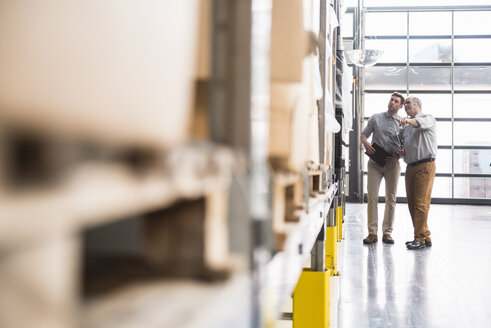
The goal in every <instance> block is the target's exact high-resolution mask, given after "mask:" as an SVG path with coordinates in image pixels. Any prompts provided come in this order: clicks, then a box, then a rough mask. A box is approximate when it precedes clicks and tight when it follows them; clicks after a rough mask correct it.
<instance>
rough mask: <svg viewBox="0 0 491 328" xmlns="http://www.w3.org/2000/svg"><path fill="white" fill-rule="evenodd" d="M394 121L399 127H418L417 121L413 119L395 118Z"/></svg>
mask: <svg viewBox="0 0 491 328" xmlns="http://www.w3.org/2000/svg"><path fill="white" fill-rule="evenodd" d="M396 121H397V122H399V125H400V126H405V125H406V124H409V125H412V126H414V127H415V128H417V127H418V126H419V123H418V121H416V119H414V118H406V117H403V118H397V117H396Z"/></svg>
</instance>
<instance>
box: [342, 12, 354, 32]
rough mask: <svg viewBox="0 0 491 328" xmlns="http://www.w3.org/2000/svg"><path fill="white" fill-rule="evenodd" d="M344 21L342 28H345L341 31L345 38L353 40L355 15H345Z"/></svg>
mask: <svg viewBox="0 0 491 328" xmlns="http://www.w3.org/2000/svg"><path fill="white" fill-rule="evenodd" d="M342 17H343V18H342V21H341V26H342V27H343V28H342V29H341V33H342V35H343V37H344V38H352V37H353V14H351V13H344V14H343V16H342Z"/></svg>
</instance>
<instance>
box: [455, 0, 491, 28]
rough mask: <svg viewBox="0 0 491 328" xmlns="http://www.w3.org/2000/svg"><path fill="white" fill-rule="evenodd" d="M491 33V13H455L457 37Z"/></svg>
mask: <svg viewBox="0 0 491 328" xmlns="http://www.w3.org/2000/svg"><path fill="white" fill-rule="evenodd" d="M488 4H489V1H488ZM490 31H491V12H489V11H462V12H455V16H454V34H455V35H464V34H467V35H479V34H489V33H490Z"/></svg>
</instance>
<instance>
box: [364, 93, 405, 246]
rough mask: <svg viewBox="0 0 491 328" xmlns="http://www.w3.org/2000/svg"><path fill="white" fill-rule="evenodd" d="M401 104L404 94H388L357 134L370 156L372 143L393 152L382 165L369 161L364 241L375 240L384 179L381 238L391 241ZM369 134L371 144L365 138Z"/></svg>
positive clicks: (366, 242) (373, 150) (369, 242)
mask: <svg viewBox="0 0 491 328" xmlns="http://www.w3.org/2000/svg"><path fill="white" fill-rule="evenodd" d="M403 103H404V96H403V95H401V94H400V93H398V92H394V93H393V94H392V95H391V97H390V100H389V104H388V106H387V107H388V109H387V111H386V112H382V113H377V114H374V115H373V116H372V117H370V119H369V120H368V123H367V126H366V127H365V129H364V130H363V132H362V133H361V135H360V140H361V143H362V144H363V146H364V147H365V150H366V152H367V154H369V155H371V154H374V153H375V148H374V146H373V144H375V143H376V144H377V145H378V146H380V147H382V148H383V149H384V150H385V151H386V152H388V153H390V154H393V156H390V157H386V158H385V165H379V164H377V163H376V162H375V161H374V160H372V159H370V160H369V161H368V177H367V178H368V179H367V190H368V203H367V214H368V237H366V238H365V239H363V243H364V244H372V243H375V242H377V241H378V237H377V231H378V198H379V189H380V183H381V181H382V179H385V212H384V221H383V223H382V232H383V237H382V241H383V242H384V243H387V244H393V243H394V239H392V237H391V233H392V229H393V226H394V216H395V207H396V194H397V183H398V181H399V175H400V173H401V167H400V166H399V155H398V152H397V150H398V148H399V146H400V141H399V138H398V133H399V132H400V130H401V127H400V125H399V121H398V120H397V119H400V117H399V116H397V112H398V111H399V109H401V108H402V105H403ZM372 134H373V136H372V140H371V143H370V142H369V141H368V138H369V137H370V136H371V135H372Z"/></svg>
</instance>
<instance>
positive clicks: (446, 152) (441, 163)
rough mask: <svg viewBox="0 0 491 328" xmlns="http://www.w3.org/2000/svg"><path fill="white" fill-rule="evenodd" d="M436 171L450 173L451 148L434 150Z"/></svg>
mask: <svg viewBox="0 0 491 328" xmlns="http://www.w3.org/2000/svg"><path fill="white" fill-rule="evenodd" d="M436 173H452V150H451V149H438V151H437V152H436Z"/></svg>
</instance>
